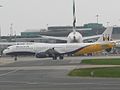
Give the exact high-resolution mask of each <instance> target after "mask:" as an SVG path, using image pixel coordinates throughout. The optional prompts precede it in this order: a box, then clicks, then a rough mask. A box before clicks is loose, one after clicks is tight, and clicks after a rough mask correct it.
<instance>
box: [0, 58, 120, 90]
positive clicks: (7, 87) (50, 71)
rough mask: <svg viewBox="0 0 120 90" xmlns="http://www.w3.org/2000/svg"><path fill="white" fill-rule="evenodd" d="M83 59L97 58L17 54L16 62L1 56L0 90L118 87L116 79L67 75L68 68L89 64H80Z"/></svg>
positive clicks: (113, 89)
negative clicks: (39, 56)
mask: <svg viewBox="0 0 120 90" xmlns="http://www.w3.org/2000/svg"><path fill="white" fill-rule="evenodd" d="M112 57H114V56H112ZM83 58H101V57H82V58H80V57H66V58H65V60H55V61H54V60H51V59H50V58H47V59H36V58H33V57H24V58H23V57H21V58H18V61H14V60H13V58H8V57H4V58H1V59H0V63H1V64H0V90H120V79H119V78H95V77H69V76H67V74H68V72H69V71H70V70H72V69H75V68H84V67H91V66H85V65H81V64H80V62H81V60H82V59H83ZM104 58H108V57H104ZM116 58H120V57H119V56H118V57H116Z"/></svg>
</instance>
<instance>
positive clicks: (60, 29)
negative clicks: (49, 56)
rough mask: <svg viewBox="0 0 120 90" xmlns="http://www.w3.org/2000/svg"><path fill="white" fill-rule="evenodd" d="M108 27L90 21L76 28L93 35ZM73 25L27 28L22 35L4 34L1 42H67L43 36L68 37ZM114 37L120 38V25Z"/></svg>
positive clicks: (114, 29)
mask: <svg viewBox="0 0 120 90" xmlns="http://www.w3.org/2000/svg"><path fill="white" fill-rule="evenodd" d="M105 29H106V27H104V26H103V25H102V24H98V23H88V24H84V25H83V26H77V27H76V30H77V31H78V32H80V33H81V34H82V36H83V37H84V36H92V35H98V34H101V33H103V31H104V30H105ZM72 30H73V27H72V26H49V27H48V28H47V29H39V30H34V29H32V30H26V31H24V32H21V35H20V36H15V35H14V36H2V37H0V42H47V43H65V42H66V41H61V40H55V39H48V38H42V37H41V36H42V35H44V36H55V37H67V36H68V34H69V33H70V32H72ZM112 38H113V39H120V27H114V28H113V34H112Z"/></svg>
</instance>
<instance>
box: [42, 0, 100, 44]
mask: <svg viewBox="0 0 120 90" xmlns="http://www.w3.org/2000/svg"><path fill="white" fill-rule="evenodd" d="M75 24H76V16H75V1H74V0H73V31H72V32H71V33H69V35H68V36H67V37H54V36H43V35H42V36H41V37H43V38H50V39H58V40H65V41H67V43H81V42H83V40H86V39H93V38H97V37H100V36H101V35H93V36H88V37H82V35H81V34H80V33H79V32H77V31H76V25H75Z"/></svg>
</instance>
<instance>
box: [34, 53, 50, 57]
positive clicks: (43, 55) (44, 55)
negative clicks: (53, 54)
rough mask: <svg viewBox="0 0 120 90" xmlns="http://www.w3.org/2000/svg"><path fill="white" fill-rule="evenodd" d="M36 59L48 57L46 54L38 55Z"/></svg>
mask: <svg viewBox="0 0 120 90" xmlns="http://www.w3.org/2000/svg"><path fill="white" fill-rule="evenodd" d="M35 56H36V58H46V57H48V55H47V54H46V53H45V52H40V53H36V55H35Z"/></svg>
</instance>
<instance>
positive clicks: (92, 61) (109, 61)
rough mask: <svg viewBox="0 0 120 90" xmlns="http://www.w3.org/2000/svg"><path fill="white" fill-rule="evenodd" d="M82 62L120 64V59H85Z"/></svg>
mask: <svg viewBox="0 0 120 90" xmlns="http://www.w3.org/2000/svg"><path fill="white" fill-rule="evenodd" d="M81 64H93V65H120V59H119V58H117V59H85V60H82V62H81Z"/></svg>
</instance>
